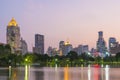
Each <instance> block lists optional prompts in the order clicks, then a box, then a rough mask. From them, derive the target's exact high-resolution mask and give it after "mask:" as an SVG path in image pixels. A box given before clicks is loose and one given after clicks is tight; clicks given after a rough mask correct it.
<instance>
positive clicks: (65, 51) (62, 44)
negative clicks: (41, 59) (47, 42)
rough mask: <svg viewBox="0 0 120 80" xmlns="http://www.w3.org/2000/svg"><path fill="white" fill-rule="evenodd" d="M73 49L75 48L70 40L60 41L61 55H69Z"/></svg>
mask: <svg viewBox="0 0 120 80" xmlns="http://www.w3.org/2000/svg"><path fill="white" fill-rule="evenodd" d="M71 50H73V47H72V45H71V44H70V43H69V41H67V42H64V41H60V43H59V52H60V55H67V54H68V53H69V52H70V51H71Z"/></svg>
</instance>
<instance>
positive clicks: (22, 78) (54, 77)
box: [0, 65, 120, 80]
mask: <svg viewBox="0 0 120 80" xmlns="http://www.w3.org/2000/svg"><path fill="white" fill-rule="evenodd" d="M119 72H120V68H110V67H109V66H108V65H106V66H103V67H102V68H101V67H100V66H91V65H88V67H82V66H81V67H41V68H40V67H39V68H36V67H30V66H28V65H26V66H25V67H17V68H13V67H11V66H9V67H7V68H0V80H120V74H118V73H119Z"/></svg>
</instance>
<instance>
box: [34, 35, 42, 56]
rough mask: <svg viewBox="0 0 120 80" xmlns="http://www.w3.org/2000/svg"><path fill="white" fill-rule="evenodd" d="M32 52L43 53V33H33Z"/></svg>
mask: <svg viewBox="0 0 120 80" xmlns="http://www.w3.org/2000/svg"><path fill="white" fill-rule="evenodd" d="M33 52H34V53H37V54H44V35H40V34H35V47H33Z"/></svg>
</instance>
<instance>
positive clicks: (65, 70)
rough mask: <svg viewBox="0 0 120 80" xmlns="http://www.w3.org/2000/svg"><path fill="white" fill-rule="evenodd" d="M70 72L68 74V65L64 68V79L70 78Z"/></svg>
mask: <svg viewBox="0 0 120 80" xmlns="http://www.w3.org/2000/svg"><path fill="white" fill-rule="evenodd" d="M68 75H69V74H68V67H65V68H64V80H69V78H68V77H69V76H68Z"/></svg>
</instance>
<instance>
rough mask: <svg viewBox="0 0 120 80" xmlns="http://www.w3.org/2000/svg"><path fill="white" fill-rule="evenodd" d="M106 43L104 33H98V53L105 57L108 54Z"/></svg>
mask: <svg viewBox="0 0 120 80" xmlns="http://www.w3.org/2000/svg"><path fill="white" fill-rule="evenodd" d="M106 50H107V48H106V43H105V41H104V38H103V32H102V31H99V32H98V41H97V51H98V52H100V53H101V56H102V57H103V56H104V55H105V53H106Z"/></svg>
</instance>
